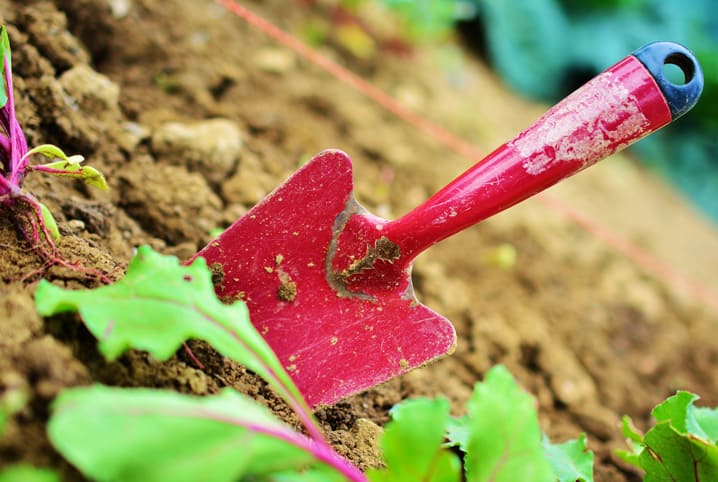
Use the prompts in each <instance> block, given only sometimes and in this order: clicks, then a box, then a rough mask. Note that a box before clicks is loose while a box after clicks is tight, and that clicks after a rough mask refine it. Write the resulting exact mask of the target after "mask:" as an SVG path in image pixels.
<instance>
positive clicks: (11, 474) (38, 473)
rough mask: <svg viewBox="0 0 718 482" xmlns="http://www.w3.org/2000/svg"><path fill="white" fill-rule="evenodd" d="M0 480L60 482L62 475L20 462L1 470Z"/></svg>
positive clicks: (1, 481) (10, 481)
mask: <svg viewBox="0 0 718 482" xmlns="http://www.w3.org/2000/svg"><path fill="white" fill-rule="evenodd" d="M0 482H60V476H59V475H57V473H55V472H54V471H52V470H49V469H41V468H38V467H33V466H31V465H26V464H19V465H13V466H12V467H8V468H7V469H5V470H3V471H2V472H0Z"/></svg>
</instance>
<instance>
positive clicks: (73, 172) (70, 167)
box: [33, 156, 108, 191]
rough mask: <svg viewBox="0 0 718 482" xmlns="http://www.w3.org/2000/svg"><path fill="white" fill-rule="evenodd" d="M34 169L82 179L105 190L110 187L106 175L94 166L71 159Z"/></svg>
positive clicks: (34, 167)
mask: <svg viewBox="0 0 718 482" xmlns="http://www.w3.org/2000/svg"><path fill="white" fill-rule="evenodd" d="M72 157H74V156H72ZM33 169H34V170H36V171H41V172H44V173H46V174H52V175H53V176H60V177H73V178H75V179H81V180H82V181H84V182H85V184H88V185H90V186H95V187H96V188H99V189H102V190H103V191H106V190H107V189H108V186H107V180H105V176H103V175H102V173H101V172H100V171H98V170H97V169H95V168H94V167H90V166H81V165H80V164H79V163H73V162H71V161H57V162H50V163H48V164H41V165H39V166H33Z"/></svg>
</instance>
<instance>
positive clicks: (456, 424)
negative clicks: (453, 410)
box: [445, 415, 470, 452]
mask: <svg viewBox="0 0 718 482" xmlns="http://www.w3.org/2000/svg"><path fill="white" fill-rule="evenodd" d="M469 433H470V432H469V417H468V416H467V415H464V416H463V417H458V418H456V417H451V418H450V419H449V423H448V424H447V425H446V435H445V436H446V440H448V442H447V443H446V446H447V447H459V448H460V449H461V451H462V452H466V445H467V444H468V442H469Z"/></svg>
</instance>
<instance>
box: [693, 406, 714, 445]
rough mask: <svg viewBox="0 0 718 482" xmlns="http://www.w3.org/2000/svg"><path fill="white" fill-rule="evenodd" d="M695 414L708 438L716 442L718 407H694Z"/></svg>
mask: <svg viewBox="0 0 718 482" xmlns="http://www.w3.org/2000/svg"><path fill="white" fill-rule="evenodd" d="M693 414H694V416H695V419H696V422H697V423H698V425H699V426H700V427H701V430H702V431H703V433H704V434H705V435H706V437H707V438H708V440H710V441H711V442H712V443H716V441H718V408H707V407H693Z"/></svg>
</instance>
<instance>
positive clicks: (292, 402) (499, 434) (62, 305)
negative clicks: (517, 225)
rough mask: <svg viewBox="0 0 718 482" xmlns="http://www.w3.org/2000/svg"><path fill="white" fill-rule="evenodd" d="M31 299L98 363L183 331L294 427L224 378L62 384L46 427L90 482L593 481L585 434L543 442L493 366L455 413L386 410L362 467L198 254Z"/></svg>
mask: <svg viewBox="0 0 718 482" xmlns="http://www.w3.org/2000/svg"><path fill="white" fill-rule="evenodd" d="M35 301H36V306H37V309H38V312H39V313H40V314H41V315H43V316H52V315H55V314H59V313H63V312H72V311H77V312H79V314H80V316H81V317H82V320H83V322H84V324H85V326H86V327H87V328H88V330H89V331H90V332H92V334H93V335H94V336H95V337H96V338H97V339H98V348H99V351H100V352H101V353H102V354H103V355H104V356H105V357H106V358H108V359H110V360H112V359H116V358H117V357H119V356H120V355H121V354H122V353H124V352H125V351H126V350H128V349H138V350H145V351H147V352H148V353H149V354H150V355H151V356H152V357H153V358H154V359H157V360H167V359H168V358H170V357H172V356H174V354H175V353H176V351H177V350H178V349H180V348H181V347H182V345H183V343H184V342H186V341H187V340H189V339H199V340H204V341H205V342H207V343H209V344H210V345H212V346H213V347H214V349H215V350H216V351H217V353H218V355H217V356H224V357H227V358H229V359H232V360H234V361H236V362H238V363H240V364H242V365H244V366H245V367H246V368H247V369H249V370H251V371H252V372H254V373H256V374H257V375H259V376H261V377H262V378H264V379H265V380H266V381H267V382H268V383H269V386H270V387H272V389H273V390H274V391H275V392H276V393H277V394H278V395H280V396H281V397H282V398H283V399H284V400H285V401H286V403H287V404H288V405H289V406H290V407H291V408H292V410H293V411H294V413H295V414H296V416H297V418H298V420H299V422H300V424H301V425H302V427H301V428H300V430H301V431H297V430H296V429H295V428H293V427H291V426H289V425H288V424H286V423H284V422H282V421H281V420H279V419H278V418H277V417H276V416H274V415H273V414H272V413H271V412H270V411H269V410H268V409H267V408H266V407H264V406H262V405H261V404H259V402H257V401H255V400H253V399H251V398H249V397H247V396H245V395H243V394H241V393H238V392H237V391H235V390H233V389H232V388H230V387H226V388H223V389H222V391H221V392H220V393H219V394H216V395H211V396H206V397H197V396H189V395H184V394H180V393H176V392H172V391H169V390H156V389H151V388H117V387H107V386H103V385H98V384H96V385H94V386H91V387H79V388H70V389H67V390H64V391H63V392H62V393H60V395H59V396H58V397H57V398H56V399H55V401H54V402H53V404H52V415H51V417H50V420H49V423H48V436H49V438H50V441H51V442H52V443H53V445H54V446H55V448H56V449H57V450H58V452H60V454H62V455H63V456H64V457H65V458H66V459H67V460H68V461H70V462H71V463H72V464H73V465H75V466H76V467H77V468H78V469H79V470H80V471H81V472H82V473H83V474H84V475H85V476H86V477H88V478H90V479H92V480H98V481H119V480H122V481H124V482H132V481H137V482H147V481H155V480H173V481H187V482H190V481H196V480H204V481H209V482H231V481H236V480H276V481H300V480H301V481H313V482H334V481H341V480H344V481H346V480H349V481H353V482H384V481H387V482H388V481H392V482H417V481H426V482H430V481H431V482H459V481H461V480H469V481H472V482H483V481H507V482H508V481H516V480H531V481H532V482H557V481H559V482H575V481H583V482H592V480H593V477H592V471H593V454H592V453H591V452H589V451H588V450H587V448H586V440H585V437H584V436H581V438H580V439H579V440H577V441H570V442H566V443H563V444H552V443H551V442H550V441H548V439H547V438H546V437H545V436H544V435H542V433H541V430H540V427H539V423H538V416H537V413H536V408H535V404H536V402H535V400H534V398H533V397H532V396H531V395H530V394H528V393H526V392H525V391H523V390H522V389H521V387H520V386H519V385H518V383H516V381H515V380H514V379H513V377H512V376H511V374H510V373H509V372H508V370H506V369H505V368H504V367H502V366H498V367H495V368H493V369H492V370H491V371H489V373H488V374H487V375H486V378H485V380H484V382H482V383H480V384H478V385H477V386H476V388H475V390H474V395H473V396H472V398H471V400H470V401H469V403H468V404H467V407H466V409H467V412H468V413H467V415H466V416H465V417H462V418H459V419H457V418H453V417H451V416H450V414H449V408H450V406H449V401H448V400H446V399H444V398H438V399H428V398H419V399H412V400H408V401H405V402H403V403H401V404H399V405H397V406H395V407H394V408H393V409H392V412H391V415H392V421H391V422H390V423H389V424H388V425H387V427H386V429H385V430H384V433H383V435H382V436H381V437H380V440H379V446H380V448H381V451H382V455H383V462H384V467H383V468H377V469H374V470H370V471H368V472H366V473H362V472H361V471H360V470H359V469H358V468H357V467H355V466H353V465H352V464H351V463H350V462H349V461H347V460H345V459H344V458H342V457H341V456H340V455H339V454H338V453H336V452H335V451H334V450H333V449H332V448H331V446H330V445H329V443H328V442H327V440H326V438H325V436H324V434H323V433H322V429H321V427H320V425H319V424H318V422H317V420H316V419H315V418H314V417H313V415H312V413H311V410H310V408H309V406H308V404H307V403H306V401H305V400H304V397H303V396H302V394H301V393H300V391H299V390H298V389H297V387H296V385H295V384H294V383H293V381H292V379H291V377H290V375H289V372H288V369H287V367H285V366H283V365H282V363H281V362H280V361H279V359H278V358H277V356H276V355H275V354H274V352H272V350H271V348H270V347H269V345H268V344H267V343H266V342H265V341H264V339H263V338H262V336H261V334H260V333H259V332H258V331H257V330H256V329H255V328H254V326H253V325H252V323H251V322H250V319H249V312H248V310H247V307H246V305H245V303H244V302H242V301H235V302H234V303H232V304H224V303H222V302H220V301H219V299H218V298H217V296H216V294H215V291H214V285H213V284H212V272H211V271H210V269H209V268H208V267H207V263H206V261H205V260H204V259H203V258H197V259H195V260H194V261H193V262H192V263H191V264H190V265H189V266H181V265H180V264H179V261H178V260H177V258H174V257H171V256H163V255H160V254H158V253H155V252H153V251H152V250H151V249H149V248H148V247H146V246H144V247H140V248H139V249H138V252H137V256H135V258H134V259H133V260H132V261H131V262H130V265H129V267H128V270H127V274H126V275H125V277H124V278H123V279H121V280H120V281H118V282H116V283H114V284H112V285H110V286H102V287H99V288H96V289H93V290H76V291H75V290H66V289H62V288H59V287H57V286H54V285H53V284H51V283H49V282H48V281H45V280H42V281H41V282H40V284H39V285H38V287H37V291H36V292H35ZM316 349H317V350H319V349H321V348H320V347H317V348H316ZM318 376H321V374H318ZM457 452H460V453H461V454H462V455H461V456H459V455H457ZM462 459H463V463H462ZM526 474H528V475H529V477H528V478H523V479H522V476H523V475H526ZM464 477H465V479H464Z"/></svg>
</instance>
